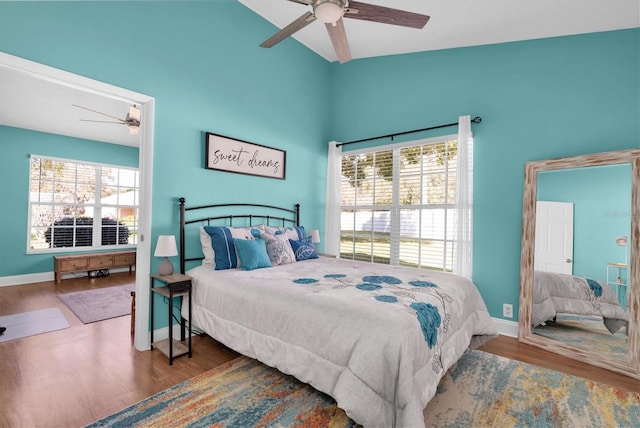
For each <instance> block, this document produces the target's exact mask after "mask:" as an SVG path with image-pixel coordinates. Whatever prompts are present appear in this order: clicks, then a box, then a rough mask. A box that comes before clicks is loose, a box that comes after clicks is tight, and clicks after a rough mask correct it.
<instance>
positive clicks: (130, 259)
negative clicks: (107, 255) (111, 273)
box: [113, 253, 136, 267]
mask: <svg viewBox="0 0 640 428" xmlns="http://www.w3.org/2000/svg"><path fill="white" fill-rule="evenodd" d="M135 264H136V253H123V254H118V255H115V256H114V257H113V266H114V267H119V266H130V265H135Z"/></svg>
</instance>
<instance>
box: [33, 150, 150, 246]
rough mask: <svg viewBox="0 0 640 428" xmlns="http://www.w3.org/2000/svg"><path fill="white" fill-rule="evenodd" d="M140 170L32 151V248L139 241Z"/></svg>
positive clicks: (110, 244) (119, 243)
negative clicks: (61, 157) (78, 160)
mask: <svg viewBox="0 0 640 428" xmlns="http://www.w3.org/2000/svg"><path fill="white" fill-rule="evenodd" d="M138 195H139V175H138V170H137V169H136V168H126V167H121V166H112V165H103V164H94V163H86V162H77V161H73V160H66V159H57V158H49V157H44V156H37V155H32V156H31V158H30V185H29V225H28V241H27V250H28V251H29V252H38V251H40V252H41V251H52V250H53V249H64V250H65V251H68V250H70V249H74V248H80V249H83V250H87V249H91V248H104V247H118V246H124V245H129V246H130V245H135V244H136V243H137V236H138V204H139V201H138V197H139V196H138Z"/></svg>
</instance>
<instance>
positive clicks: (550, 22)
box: [240, 0, 640, 61]
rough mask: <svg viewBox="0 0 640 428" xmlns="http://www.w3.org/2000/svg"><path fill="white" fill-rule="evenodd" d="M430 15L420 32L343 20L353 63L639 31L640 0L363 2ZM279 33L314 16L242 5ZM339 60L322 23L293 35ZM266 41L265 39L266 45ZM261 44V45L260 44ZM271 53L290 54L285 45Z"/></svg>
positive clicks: (250, 1) (267, 1) (279, 0)
mask: <svg viewBox="0 0 640 428" xmlns="http://www.w3.org/2000/svg"><path fill="white" fill-rule="evenodd" d="M359 1H361V2H363V3H371V4H375V5H378V6H386V7H391V8H394V9H402V10H407V11H410V12H416V13H420V14H423V15H429V16H430V17H431V19H429V22H428V23H427V25H426V26H425V27H424V28H423V29H421V30H416V29H413V28H404V27H399V26H395V25H388V24H379V23H375V22H367V21H360V20H356V19H344V26H345V29H346V32H347V38H348V39H349V45H350V47H351V53H352V56H353V58H354V59H357V58H368V57H376V56H383V55H393V54H402V53H409V52H421V51H430V50H439V49H448V48H457V47H463V46H477V45H486V44H494V43H503V42H511V41H518V40H529V39H539V38H545V37H555V36H564V35H570V34H582V33H593V32H599V31H609V30H617V29H623V28H635V27H640V1H639V0H598V1H595V0H483V1H480V0H446V1H444V0H359ZM240 3H242V4H244V5H245V6H246V7H248V8H249V9H251V10H253V11H254V12H256V13H257V14H258V15H260V16H262V17H263V18H265V19H266V20H267V21H269V22H271V23H273V24H274V25H275V26H276V27H277V28H274V29H273V33H269V34H264V39H265V40H266V39H267V38H269V37H271V36H272V35H273V34H275V33H276V32H277V31H278V29H280V28H283V27H285V26H286V25H287V24H289V23H290V22H292V21H293V20H295V19H296V18H298V17H299V16H301V15H303V14H304V13H305V12H307V11H311V6H305V5H302V4H299V3H294V2H291V1H287V0H240ZM293 37H294V38H295V39H297V40H298V41H299V42H300V43H302V44H303V45H305V46H307V47H308V48H309V49H311V50H313V51H314V52H316V53H318V54H319V55H320V56H322V57H324V58H325V59H327V60H329V61H336V60H337V58H336V55H335V53H334V51H333V47H332V45H331V41H330V40H329V36H328V34H327V31H326V29H325V27H324V24H323V23H321V22H320V21H316V22H313V23H311V24H310V25H308V26H307V27H305V28H303V29H302V30H300V31H298V32H297V33H295V34H294V35H293ZM262 41H263V40H260V42H262ZM258 44H259V43H258ZM271 49H286V43H285V44H284V45H283V42H281V43H280V44H278V45H275V46H274V47H272V48H271Z"/></svg>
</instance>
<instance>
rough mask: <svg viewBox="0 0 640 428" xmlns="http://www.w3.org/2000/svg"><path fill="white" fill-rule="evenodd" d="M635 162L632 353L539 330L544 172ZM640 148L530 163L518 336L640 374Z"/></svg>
mask: <svg viewBox="0 0 640 428" xmlns="http://www.w3.org/2000/svg"><path fill="white" fill-rule="evenodd" d="M626 163H628V164H631V171H632V172H631V207H632V208H631V211H632V213H630V214H631V215H630V217H631V245H630V250H631V256H630V258H629V277H628V284H629V295H628V308H629V358H628V360H627V361H625V360H622V359H616V358H613V357H608V356H603V355H600V354H598V353H596V352H593V351H589V350H586V349H581V348H577V347H574V346H571V345H568V344H565V343H562V342H559V341H556V340H553V339H549V338H547V337H544V336H541V335H537V334H533V332H532V326H531V319H532V318H531V316H532V308H533V301H532V298H533V273H534V263H533V261H534V260H533V257H534V253H535V227H536V195H537V183H538V173H539V172H542V171H555V170H565V169H571V168H584V167H591V166H602V165H615V164H626ZM638 210H640V149H632V150H622V151H617V152H606V153H595V154H587V155H580V156H574V157H568V158H561V159H551V160H544V161H534V162H528V163H527V164H526V165H525V178H524V197H523V212H522V253H521V259H520V311H519V319H518V340H519V341H520V342H523V343H527V344H530V345H533V346H537V347H540V348H543V349H545V350H547V351H550V352H554V353H557V354H560V355H563V356H565V357H569V358H572V359H575V360H577V361H581V362H584V363H588V364H592V365H594V366H598V367H602V368H605V369H608V370H611V371H614V372H617V373H622V374H625V375H627V376H631V377H633V378H636V379H640V290H639V289H638V287H639V286H640V212H638Z"/></svg>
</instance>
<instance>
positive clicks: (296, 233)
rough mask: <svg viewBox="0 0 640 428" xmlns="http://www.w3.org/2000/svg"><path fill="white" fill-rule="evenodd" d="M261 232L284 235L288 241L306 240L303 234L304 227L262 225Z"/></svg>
mask: <svg viewBox="0 0 640 428" xmlns="http://www.w3.org/2000/svg"><path fill="white" fill-rule="evenodd" d="M263 230H264V232H265V233H268V234H269V235H281V234H282V235H285V236H286V237H287V238H289V239H293V240H295V241H298V240H300V239H304V238H306V235H305V232H304V226H295V227H271V226H267V225H264V226H263Z"/></svg>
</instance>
